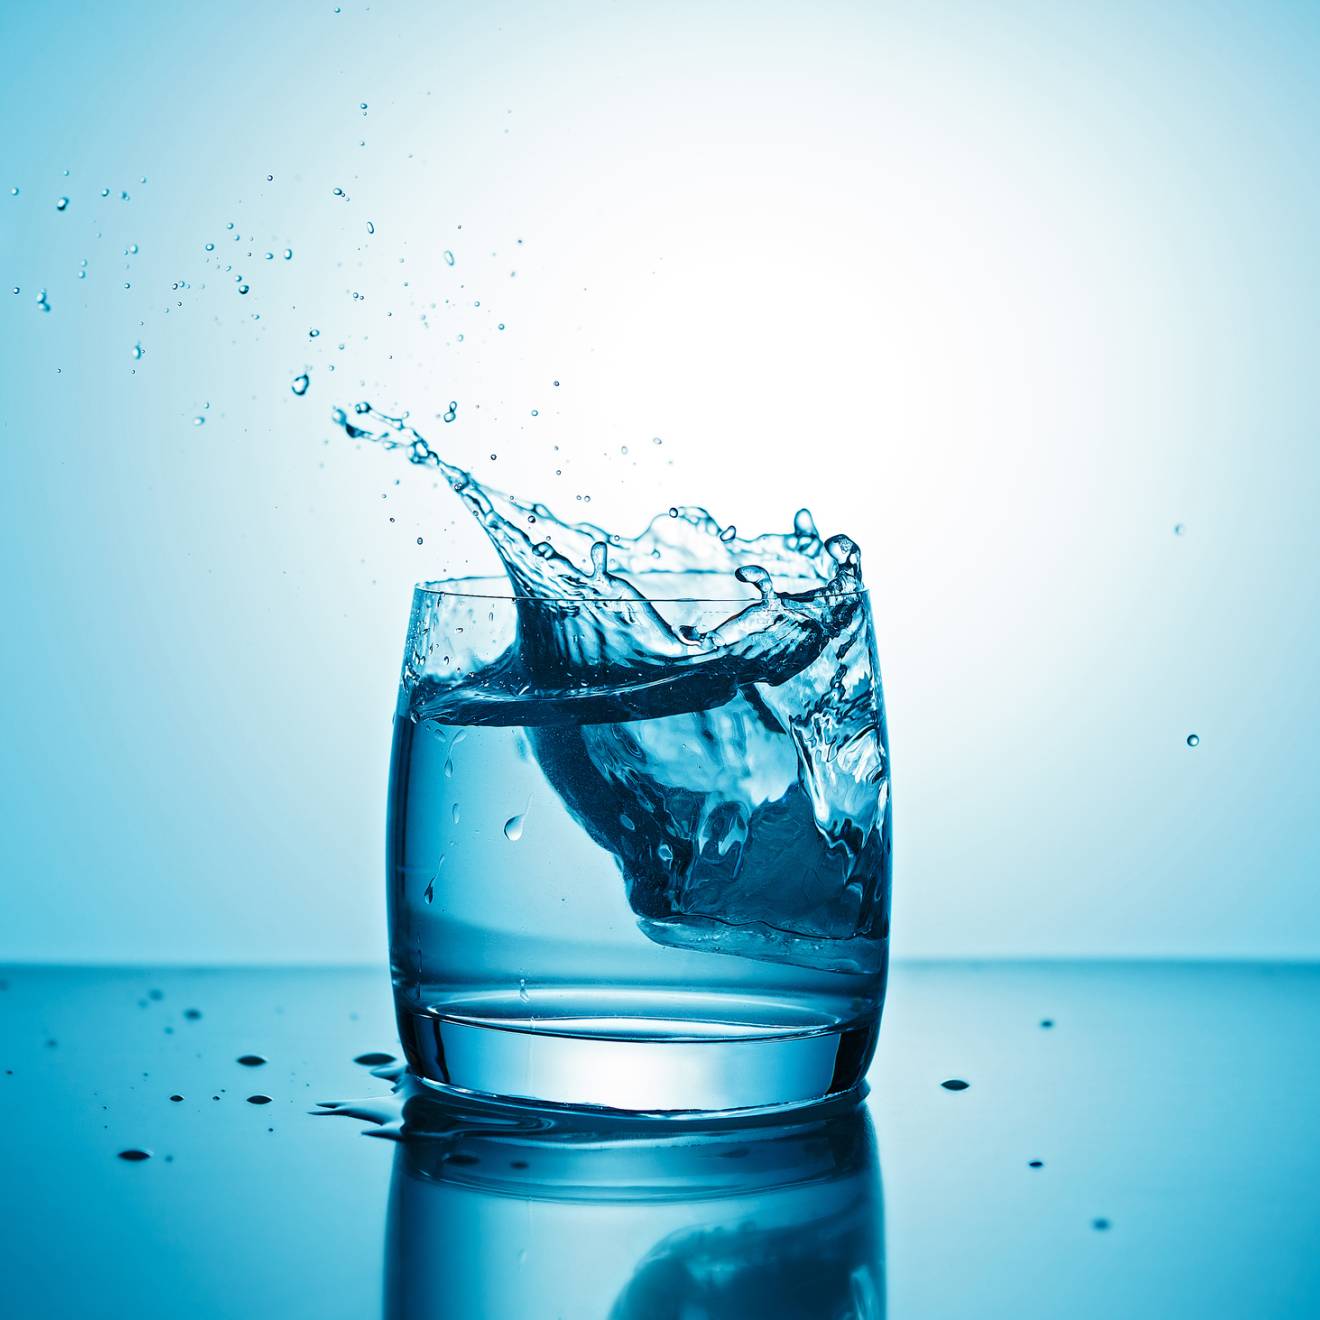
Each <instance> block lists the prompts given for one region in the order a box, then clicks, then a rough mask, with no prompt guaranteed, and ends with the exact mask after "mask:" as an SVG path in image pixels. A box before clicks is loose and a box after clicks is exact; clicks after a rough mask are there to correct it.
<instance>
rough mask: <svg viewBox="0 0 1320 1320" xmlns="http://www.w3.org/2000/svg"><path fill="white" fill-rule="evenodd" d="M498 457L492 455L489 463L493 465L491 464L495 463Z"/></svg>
mask: <svg viewBox="0 0 1320 1320" xmlns="http://www.w3.org/2000/svg"><path fill="white" fill-rule="evenodd" d="M498 457H499V455H498V454H492V455H491V456H490V461H491V462H492V463H493V462H495V460H496V459H497V458H498Z"/></svg>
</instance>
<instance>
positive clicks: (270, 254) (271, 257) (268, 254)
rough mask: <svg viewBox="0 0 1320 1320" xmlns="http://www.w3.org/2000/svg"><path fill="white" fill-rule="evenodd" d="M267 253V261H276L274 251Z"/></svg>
mask: <svg viewBox="0 0 1320 1320" xmlns="http://www.w3.org/2000/svg"><path fill="white" fill-rule="evenodd" d="M265 255H266V260H267V261H274V260H275V254H274V253H273V252H267V253H266V254H265Z"/></svg>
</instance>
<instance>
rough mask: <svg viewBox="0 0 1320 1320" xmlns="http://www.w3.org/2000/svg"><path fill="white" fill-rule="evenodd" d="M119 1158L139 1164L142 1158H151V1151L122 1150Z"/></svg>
mask: <svg viewBox="0 0 1320 1320" xmlns="http://www.w3.org/2000/svg"><path fill="white" fill-rule="evenodd" d="M119 1158H120V1159H121V1160H128V1161H129V1162H130V1163H133V1164H137V1163H140V1162H141V1161H142V1160H149V1159H150V1158H151V1152H150V1151H149V1150H121V1151H120V1152H119Z"/></svg>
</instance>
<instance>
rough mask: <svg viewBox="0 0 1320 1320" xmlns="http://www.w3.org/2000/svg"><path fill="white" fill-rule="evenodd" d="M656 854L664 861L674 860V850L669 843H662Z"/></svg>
mask: <svg viewBox="0 0 1320 1320" xmlns="http://www.w3.org/2000/svg"><path fill="white" fill-rule="evenodd" d="M655 855H656V856H657V857H658V858H659V859H660V860H661V861H662V862H666V863H667V862H672V861H673V860H674V850H673V849H672V848H671V847H670V846H669V845H668V844H667V843H662V844H661V845H660V846H659V847H658V848H657V849H656V850H655Z"/></svg>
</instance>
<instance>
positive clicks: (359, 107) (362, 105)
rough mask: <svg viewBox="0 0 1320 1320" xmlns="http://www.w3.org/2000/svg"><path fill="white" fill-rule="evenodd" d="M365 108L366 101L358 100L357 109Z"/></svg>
mask: <svg viewBox="0 0 1320 1320" xmlns="http://www.w3.org/2000/svg"><path fill="white" fill-rule="evenodd" d="M366 108H367V103H366V102H365V101H359V102H358V109H359V110H365V109H366Z"/></svg>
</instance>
